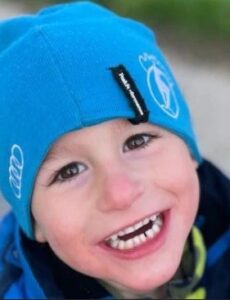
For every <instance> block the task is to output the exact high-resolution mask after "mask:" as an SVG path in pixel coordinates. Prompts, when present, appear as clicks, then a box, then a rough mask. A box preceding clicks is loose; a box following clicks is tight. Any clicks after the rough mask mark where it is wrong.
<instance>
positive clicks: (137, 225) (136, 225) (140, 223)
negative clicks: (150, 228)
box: [133, 221, 143, 230]
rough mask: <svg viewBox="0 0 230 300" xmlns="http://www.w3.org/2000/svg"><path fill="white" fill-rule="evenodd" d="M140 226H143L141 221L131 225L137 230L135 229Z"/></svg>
mask: <svg viewBox="0 0 230 300" xmlns="http://www.w3.org/2000/svg"><path fill="white" fill-rule="evenodd" d="M142 226H143V222H142V221H141V222H139V223H137V224H135V225H134V226H133V227H134V229H135V230H137V229H139V228H141V227H142Z"/></svg>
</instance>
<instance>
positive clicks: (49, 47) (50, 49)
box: [37, 27, 84, 127]
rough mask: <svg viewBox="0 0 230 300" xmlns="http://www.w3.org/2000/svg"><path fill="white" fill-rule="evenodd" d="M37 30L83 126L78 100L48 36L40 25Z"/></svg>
mask: <svg viewBox="0 0 230 300" xmlns="http://www.w3.org/2000/svg"><path fill="white" fill-rule="evenodd" d="M37 32H38V34H39V35H40V36H41V38H42V39H43V41H44V43H45V45H46V46H47V50H48V52H49V54H50V56H51V57H52V59H53V62H54V65H55V67H56V69H57V71H58V73H59V74H60V77H61V79H62V81H63V84H64V86H65V89H66V90H67V93H68V94H69V96H70V99H71V101H72V104H73V105H74V106H76V107H77V110H78V115H79V116H80V118H79V119H80V123H81V126H82V127H83V126H84V125H83V122H82V119H83V118H82V114H81V110H80V107H79V105H78V102H77V101H76V99H75V97H74V94H73V92H72V90H71V88H70V86H69V85H68V83H67V80H66V77H65V75H64V74H63V72H62V69H61V67H60V63H59V59H58V57H57V55H56V54H55V52H54V50H53V48H54V47H53V46H52V44H51V41H50V39H49V37H48V36H47V34H46V33H45V32H44V30H43V29H42V28H41V27H37Z"/></svg>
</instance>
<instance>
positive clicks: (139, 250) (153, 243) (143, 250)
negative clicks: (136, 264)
mask: <svg viewBox="0 0 230 300" xmlns="http://www.w3.org/2000/svg"><path fill="white" fill-rule="evenodd" d="M163 218H164V223H163V226H162V228H161V231H160V232H159V233H158V234H157V235H156V236H155V237H154V238H152V239H150V240H148V241H147V242H145V243H143V244H142V245H140V246H138V247H136V248H133V249H127V250H119V249H114V248H111V247H109V246H108V245H106V243H105V242H102V243H100V244H99V246H100V248H102V249H103V250H104V251H106V252H109V253H111V254H113V255H115V256H117V257H118V258H120V259H126V260H127V259H130V260H133V259H139V258H142V257H144V256H146V255H149V254H152V253H153V252H156V251H157V250H158V249H159V248H161V246H162V245H163V244H164V242H165V239H166V236H167V232H168V227H169V221H170V212H169V211H165V212H163Z"/></svg>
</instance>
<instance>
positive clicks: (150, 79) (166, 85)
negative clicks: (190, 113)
mask: <svg viewBox="0 0 230 300" xmlns="http://www.w3.org/2000/svg"><path fill="white" fill-rule="evenodd" d="M139 62H140V64H141V67H142V68H143V69H144V71H145V72H146V73H147V84H148V89H149V92H150V94H151V96H152V98H153V100H154V101H155V103H156V104H157V105H158V106H159V107H160V108H161V109H162V110H163V111H164V112H165V113H166V114H167V115H169V116H170V117H172V118H174V119H177V118H178V116H179V112H180V109H179V105H178V102H177V98H176V95H175V92H174V83H173V80H172V79H171V76H170V75H169V74H168V72H167V71H166V69H165V67H164V66H163V65H162V64H161V63H160V61H159V60H158V59H157V58H156V57H155V56H154V55H150V54H147V53H144V54H142V55H139Z"/></svg>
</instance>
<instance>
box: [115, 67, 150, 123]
mask: <svg viewBox="0 0 230 300" xmlns="http://www.w3.org/2000/svg"><path fill="white" fill-rule="evenodd" d="M110 69H111V71H112V74H113V76H114V78H115V79H116V81H117V82H118V84H119V85H120V87H121V88H122V90H123V92H124V93H125V95H126V96H127V98H128V99H129V103H130V104H131V106H132V108H133V109H134V111H135V113H136V117H135V118H134V119H131V120H130V121H131V122H132V123H133V124H139V123H144V122H147V121H148V116H149V111H148V110H147V108H146V105H145V101H144V99H143V97H142V96H141V94H140V92H139V90H138V88H137V86H136V84H135V82H134V80H133V79H132V77H131V75H130V74H129V72H128V71H127V70H126V68H125V67H124V66H123V65H119V66H117V67H112V68H110Z"/></svg>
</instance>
